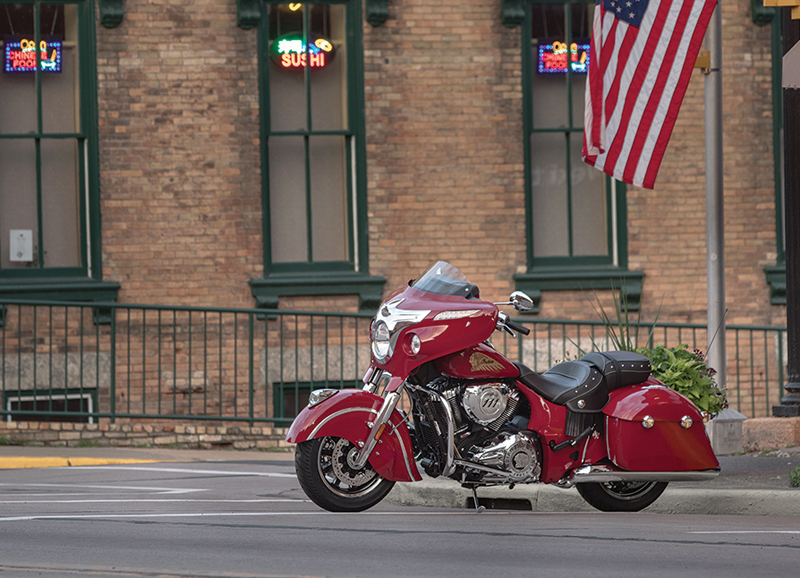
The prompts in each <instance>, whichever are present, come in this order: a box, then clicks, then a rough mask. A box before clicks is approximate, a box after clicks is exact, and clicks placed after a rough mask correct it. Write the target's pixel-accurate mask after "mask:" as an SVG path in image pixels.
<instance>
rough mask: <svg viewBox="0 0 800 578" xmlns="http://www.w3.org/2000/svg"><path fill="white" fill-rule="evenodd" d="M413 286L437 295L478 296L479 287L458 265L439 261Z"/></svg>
mask: <svg viewBox="0 0 800 578" xmlns="http://www.w3.org/2000/svg"><path fill="white" fill-rule="evenodd" d="M411 286H412V287H413V288H414V289H417V290H419V291H425V292H426V293H434V294H436V295H459V296H461V297H467V298H469V297H475V298H477V297H478V288H477V287H476V286H475V285H473V284H472V283H471V282H470V280H469V279H467V276H466V275H464V274H463V273H462V272H461V271H459V270H458V268H457V267H454V266H453V265H451V264H450V263H446V262H445V261H439V262H437V263H436V264H435V265H433V266H432V267H431V268H429V269H428V270H427V271H425V273H423V274H422V276H421V277H420V278H419V279H417V280H416V281H414V282H413V283H412V284H411Z"/></svg>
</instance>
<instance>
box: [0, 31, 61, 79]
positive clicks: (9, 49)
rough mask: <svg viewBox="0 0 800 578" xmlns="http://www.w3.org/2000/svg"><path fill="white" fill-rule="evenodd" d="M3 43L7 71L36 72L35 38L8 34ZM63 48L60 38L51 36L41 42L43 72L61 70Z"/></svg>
mask: <svg viewBox="0 0 800 578" xmlns="http://www.w3.org/2000/svg"><path fill="white" fill-rule="evenodd" d="M3 44H4V49H3V52H4V56H5V57H4V66H3V70H4V71H5V72H35V70H36V52H37V51H36V41H35V40H31V39H30V38H20V37H18V36H17V37H14V36H6V37H5V38H4V39H3ZM61 49H62V44H61V40H60V39H56V38H52V37H50V38H47V39H42V40H41V41H40V42H39V64H40V66H41V68H40V70H41V71H42V72H61Z"/></svg>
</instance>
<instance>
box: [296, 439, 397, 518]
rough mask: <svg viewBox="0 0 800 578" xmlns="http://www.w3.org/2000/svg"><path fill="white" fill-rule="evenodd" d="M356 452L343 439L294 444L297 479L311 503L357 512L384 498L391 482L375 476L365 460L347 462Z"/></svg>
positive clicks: (330, 508)
mask: <svg viewBox="0 0 800 578" xmlns="http://www.w3.org/2000/svg"><path fill="white" fill-rule="evenodd" d="M357 454H358V448H357V447H356V446H355V445H354V444H353V443H351V442H349V441H348V440H346V439H344V438H336V437H324V438H315V439H313V440H309V441H305V442H302V443H299V444H297V451H296V453H295V456H294V465H295V470H296V471H297V479H298V480H299V481H300V486H301V487H302V488H303V491H304V492H305V493H306V495H307V496H308V497H309V498H310V499H311V501H312V502H314V503H315V504H316V505H318V506H319V507H320V508H324V509H326V510H328V511H330V512H361V511H363V510H366V509H368V508H371V507H372V506H374V505H375V504H377V503H378V502H380V501H381V500H382V499H383V498H385V497H386V494H388V493H389V491H390V490H391V489H392V487H393V486H394V482H392V481H389V480H387V479H385V478H382V477H381V476H379V475H378V473H377V472H376V471H375V470H373V469H372V466H370V465H369V463H367V465H366V466H364V467H363V468H361V469H360V470H357V469H355V468H354V467H353V466H352V465H351V464H352V461H353V460H354V459H355V456H356V455H357Z"/></svg>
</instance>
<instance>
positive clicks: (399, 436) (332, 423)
mask: <svg viewBox="0 0 800 578" xmlns="http://www.w3.org/2000/svg"><path fill="white" fill-rule="evenodd" d="M381 405H383V399H382V398H381V397H379V396H377V395H375V394H372V393H369V392H366V391H364V390H361V389H343V390H340V391H338V392H336V393H335V394H334V395H333V396H331V397H329V398H328V399H326V400H325V401H323V402H321V403H320V404H318V405H315V406H314V407H305V408H303V410H302V411H301V412H300V414H299V415H298V416H297V417H296V418H295V420H294V421H293V422H292V425H291V427H290V428H289V432H288V434H287V435H286V441H288V442H291V443H301V442H304V441H308V440H310V439H314V438H321V437H326V436H334V437H340V438H345V439H346V440H348V441H350V442H352V443H354V444H356V445H358V444H359V442H362V443H363V442H364V441H365V440H366V439H367V437H368V436H369V432H370V427H369V426H368V425H367V422H371V421H372V420H373V419H374V418H375V416H376V415H377V414H378V411H379V410H380V408H381ZM389 424H390V425H391V427H387V428H386V430H385V433H384V435H383V436H382V437H381V439H380V441H379V442H378V445H377V446H376V447H375V449H374V450H373V452H372V454H371V455H370V457H369V463H370V465H371V466H372V467H373V468H374V470H375V471H376V472H378V474H379V475H380V476H381V477H383V478H386V479H387V480H392V481H395V482H413V481H419V480H421V479H422V476H420V474H419V470H418V469H417V464H416V463H415V462H414V450H413V449H412V446H411V436H410V435H409V433H408V427H407V426H406V424H405V421H404V419H403V416H402V415H400V412H398V411H397V410H395V411H394V413H393V414H392V416H391V418H390V420H389Z"/></svg>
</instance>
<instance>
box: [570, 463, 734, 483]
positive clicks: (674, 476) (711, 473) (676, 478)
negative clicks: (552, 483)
mask: <svg viewBox="0 0 800 578" xmlns="http://www.w3.org/2000/svg"><path fill="white" fill-rule="evenodd" d="M719 472H720V469H719V468H714V469H710V470H696V471H689V472H621V471H614V470H609V469H606V468H603V467H602V466H601V467H593V466H584V467H582V468H578V469H577V470H575V471H574V472H572V475H570V476H569V477H568V478H567V479H565V480H562V481H561V482H559V483H558V484H557V485H558V486H559V487H561V488H571V487H572V486H574V485H575V484H582V483H584V482H599V483H601V484H602V483H608V482H705V481H711V480H714V479H716V478H717V476H719Z"/></svg>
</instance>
